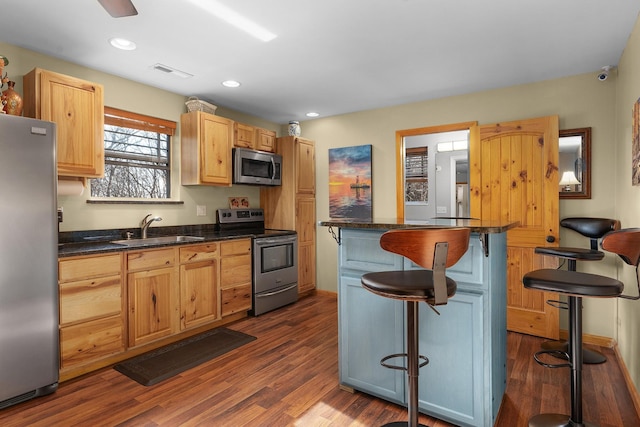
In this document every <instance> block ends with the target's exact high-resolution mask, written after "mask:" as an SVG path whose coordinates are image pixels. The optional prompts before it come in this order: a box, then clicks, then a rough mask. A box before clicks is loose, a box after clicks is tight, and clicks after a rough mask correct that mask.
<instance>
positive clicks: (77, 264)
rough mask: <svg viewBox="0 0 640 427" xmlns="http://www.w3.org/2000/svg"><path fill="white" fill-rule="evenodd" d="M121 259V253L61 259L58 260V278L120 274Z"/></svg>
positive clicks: (79, 278)
mask: <svg viewBox="0 0 640 427" xmlns="http://www.w3.org/2000/svg"><path fill="white" fill-rule="evenodd" d="M120 259H121V254H119V253H118V254H114V255H102V256H95V257H89V258H74V259H66V258H65V259H61V260H60V261H58V280H59V281H60V282H70V281H72V280H82V279H88V278H90V277H101V276H112V275H114V274H120V270H121V263H120Z"/></svg>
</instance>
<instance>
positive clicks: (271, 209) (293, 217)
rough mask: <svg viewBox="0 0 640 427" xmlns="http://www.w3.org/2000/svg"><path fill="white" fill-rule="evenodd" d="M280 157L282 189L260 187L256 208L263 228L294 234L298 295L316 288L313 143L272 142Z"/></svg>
mask: <svg viewBox="0 0 640 427" xmlns="http://www.w3.org/2000/svg"><path fill="white" fill-rule="evenodd" d="M276 153H278V154H280V155H281V156H282V171H281V174H282V185H281V186H278V187H263V188H262V189H261V190H260V206H261V207H262V208H263V209H264V211H265V227H267V228H276V229H284V230H295V231H296V232H297V233H298V292H299V293H300V294H303V293H306V292H309V291H312V290H314V289H315V287H316V159H315V143H314V142H313V141H311V140H308V139H304V138H300V137H293V136H287V137H281V138H277V140H276Z"/></svg>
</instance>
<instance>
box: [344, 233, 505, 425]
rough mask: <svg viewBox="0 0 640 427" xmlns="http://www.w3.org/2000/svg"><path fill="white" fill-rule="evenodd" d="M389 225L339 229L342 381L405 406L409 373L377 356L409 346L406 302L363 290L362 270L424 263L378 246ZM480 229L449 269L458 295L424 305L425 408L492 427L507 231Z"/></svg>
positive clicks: (500, 372) (501, 386) (499, 386)
mask: <svg viewBox="0 0 640 427" xmlns="http://www.w3.org/2000/svg"><path fill="white" fill-rule="evenodd" d="M383 232H384V231H379V230H362V229H348V228H341V229H340V242H341V243H340V248H339V284H338V298H339V299H338V318H339V322H338V325H339V326H338V328H339V369H340V383H341V384H342V385H344V386H347V387H351V388H353V389H357V390H360V391H363V392H366V393H369V394H372V395H375V396H378V397H381V398H383V399H385V400H389V401H392V402H395V403H398V404H401V405H406V403H407V396H406V381H407V380H406V374H405V372H404V371H397V370H392V369H387V368H384V367H382V366H381V365H380V359H382V358H383V357H384V356H387V355H389V354H394V353H401V352H403V351H405V350H403V349H404V348H405V346H406V343H405V336H406V334H405V330H406V324H405V322H406V320H405V318H406V315H405V305H404V303H403V302H402V301H399V300H394V299H389V298H383V297H380V296H378V295H374V294H372V293H371V292H368V291H366V290H365V289H364V288H363V287H362V285H361V283H360V278H361V276H362V275H363V274H364V273H367V272H373V271H386V270H403V269H405V270H408V269H414V268H420V267H418V266H416V265H415V264H413V263H412V262H410V261H408V260H406V259H404V258H403V257H401V256H398V255H396V254H392V253H390V252H386V251H384V250H383V249H381V248H380V244H379V240H380V236H381V235H382V233H383ZM485 236H488V237H487V240H486V241H488V243H487V248H488V254H489V256H485V252H484V248H483V247H482V244H481V241H480V239H479V237H480V235H479V234H477V233H472V235H471V241H470V245H469V250H468V251H467V253H466V254H465V255H464V256H463V257H462V258H461V259H460V261H458V263H456V264H455V265H454V266H452V267H451V268H449V269H447V276H449V277H451V278H452V279H454V280H455V281H456V282H457V285H458V289H457V292H456V295H455V296H454V297H453V298H451V299H449V301H448V303H447V305H444V306H439V307H437V310H438V311H439V312H440V315H438V314H436V313H435V312H434V311H433V310H431V309H430V308H429V307H428V306H427V305H426V304H420V307H419V320H420V324H419V327H418V330H419V334H420V338H419V352H420V354H422V355H424V356H426V357H427V358H428V359H429V364H428V365H426V366H425V367H423V368H422V369H421V370H420V376H419V386H418V391H419V402H418V406H419V409H420V411H421V412H424V413H427V414H429V415H432V416H434V417H436V418H440V419H442V420H446V421H449V422H452V423H454V424H456V425H460V426H492V425H493V423H494V421H495V419H496V416H497V413H498V409H499V408H500V404H501V402H502V396H503V394H504V390H505V386H506V271H505V269H506V237H505V233H496V234H489V235H485Z"/></svg>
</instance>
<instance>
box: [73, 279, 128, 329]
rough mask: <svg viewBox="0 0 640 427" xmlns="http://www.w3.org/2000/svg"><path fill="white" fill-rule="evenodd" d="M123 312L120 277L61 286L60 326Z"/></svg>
mask: <svg viewBox="0 0 640 427" xmlns="http://www.w3.org/2000/svg"><path fill="white" fill-rule="evenodd" d="M121 312H122V280H121V278H120V275H118V276H109V277H102V278H98V279H91V280H82V281H78V282H70V283H62V284H60V324H61V325H66V324H69V323H73V322H78V321H82V320H88V319H95V318H98V317H105V316H110V315H116V314H120V313H121Z"/></svg>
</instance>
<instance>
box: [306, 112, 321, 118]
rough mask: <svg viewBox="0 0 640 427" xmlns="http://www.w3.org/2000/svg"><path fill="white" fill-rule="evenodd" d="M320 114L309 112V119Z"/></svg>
mask: <svg viewBox="0 0 640 427" xmlns="http://www.w3.org/2000/svg"><path fill="white" fill-rule="evenodd" d="M319 115H320V113H316V112H315V111H309V112H308V113H307V117H318V116H319Z"/></svg>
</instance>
